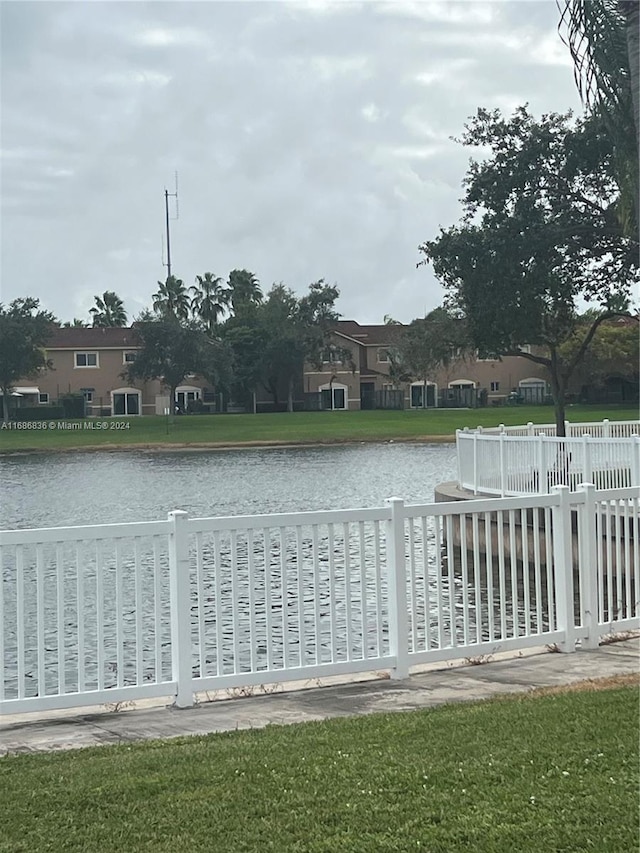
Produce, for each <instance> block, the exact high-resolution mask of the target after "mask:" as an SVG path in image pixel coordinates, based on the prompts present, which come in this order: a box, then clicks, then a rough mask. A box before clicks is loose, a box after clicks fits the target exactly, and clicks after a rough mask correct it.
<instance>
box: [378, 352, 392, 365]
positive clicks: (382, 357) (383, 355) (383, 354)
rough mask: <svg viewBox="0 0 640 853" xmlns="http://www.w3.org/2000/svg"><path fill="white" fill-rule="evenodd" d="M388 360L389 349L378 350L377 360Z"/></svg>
mask: <svg viewBox="0 0 640 853" xmlns="http://www.w3.org/2000/svg"><path fill="white" fill-rule="evenodd" d="M388 361H389V351H388V350H386V349H379V350H378V362H379V363H380V364H386V363H387V362H388Z"/></svg>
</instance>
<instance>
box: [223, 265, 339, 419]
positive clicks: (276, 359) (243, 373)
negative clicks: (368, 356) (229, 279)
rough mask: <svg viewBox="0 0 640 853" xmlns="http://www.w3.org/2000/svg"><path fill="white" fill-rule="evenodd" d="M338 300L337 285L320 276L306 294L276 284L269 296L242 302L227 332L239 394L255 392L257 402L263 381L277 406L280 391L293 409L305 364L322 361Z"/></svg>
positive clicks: (227, 327) (225, 325)
mask: <svg viewBox="0 0 640 853" xmlns="http://www.w3.org/2000/svg"><path fill="white" fill-rule="evenodd" d="M337 298H338V290H337V288H336V287H333V286H331V285H327V284H326V283H325V282H324V280H323V279H320V280H319V281H317V282H314V283H313V284H311V285H309V289H308V292H307V293H306V294H304V296H302V297H298V296H296V294H295V293H294V292H293V291H292V290H291V289H290V288H288V287H285V285H283V284H274V285H273V287H272V288H271V289H270V291H269V292H268V293H267V295H266V297H265V298H262V297H261V298H260V299H259V300H256V299H247V300H245V301H242V300H241V301H240V302H239V303H237V304H236V310H235V311H234V313H233V315H232V316H231V317H230V318H229V319H228V320H227V321H226V322H225V324H224V328H223V330H222V334H223V336H224V338H225V340H227V341H228V342H229V344H230V346H231V348H232V350H233V353H234V359H233V361H234V369H233V373H234V386H235V390H236V392H239V393H240V394H244V395H248V394H250V395H251V396H253V398H254V401H255V391H256V388H257V387H258V385H261V386H262V387H263V388H264V389H265V390H266V391H267V392H268V393H269V394H270V395H271V397H272V399H273V402H274V405H275V406H278V405H279V404H280V395H282V396H283V397H284V396H285V395H286V398H287V410H288V411H293V398H294V389H295V384H296V381H297V379H298V378H299V377H301V376H302V369H303V365H304V362H305V361H307V362H310V363H313V364H321V362H322V355H323V352H324V351H325V350H326V349H327V346H328V344H329V339H330V336H331V331H332V329H333V328H334V327H335V324H336V321H337V320H338V319H339V316H340V315H339V314H338V313H337V312H336V310H335V307H334V306H335V301H336V299H337ZM345 359H346V355H345Z"/></svg>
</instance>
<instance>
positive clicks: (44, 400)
mask: <svg viewBox="0 0 640 853" xmlns="http://www.w3.org/2000/svg"><path fill="white" fill-rule="evenodd" d="M38 402H39V403H48V402H49V395H48V394H38Z"/></svg>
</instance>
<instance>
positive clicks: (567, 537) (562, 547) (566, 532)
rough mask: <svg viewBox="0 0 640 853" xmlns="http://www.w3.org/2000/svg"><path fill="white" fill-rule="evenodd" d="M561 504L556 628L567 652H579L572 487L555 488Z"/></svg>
mask: <svg viewBox="0 0 640 853" xmlns="http://www.w3.org/2000/svg"><path fill="white" fill-rule="evenodd" d="M552 493H553V494H554V495H557V496H558V503H557V504H555V505H554V506H553V507H552V509H551V517H552V523H553V580H554V586H555V593H556V629H557V630H558V631H564V635H565V639H564V640H563V641H562V642H561V643H559V644H558V645H559V646H560V648H561V650H562V651H563V652H575V650H576V645H575V616H574V609H573V549H572V547H571V545H572V543H571V492H570V490H569V486H554V487H553V489H552Z"/></svg>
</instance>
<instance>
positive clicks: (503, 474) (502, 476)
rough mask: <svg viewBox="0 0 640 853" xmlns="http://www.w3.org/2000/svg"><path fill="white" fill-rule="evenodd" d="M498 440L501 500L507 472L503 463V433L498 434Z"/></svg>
mask: <svg viewBox="0 0 640 853" xmlns="http://www.w3.org/2000/svg"><path fill="white" fill-rule="evenodd" d="M501 426H502V424H501ZM498 439H499V441H500V497H501V498H503V497H504V493H505V483H506V476H507V472H506V470H505V465H506V463H505V458H504V433H503V432H500V435H499V436H498Z"/></svg>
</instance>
